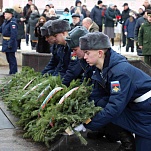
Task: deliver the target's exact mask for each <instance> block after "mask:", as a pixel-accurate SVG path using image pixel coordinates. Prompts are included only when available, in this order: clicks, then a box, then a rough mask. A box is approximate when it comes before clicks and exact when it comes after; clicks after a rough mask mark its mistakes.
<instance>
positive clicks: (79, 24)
mask: <svg viewBox="0 0 151 151" xmlns="http://www.w3.org/2000/svg"><path fill="white" fill-rule="evenodd" d="M76 26H82V23H81V21H80V22H78V23H77V24H75V25H74V24H73V23H71V24H70V27H71V30H72V29H73V28H75V27H76Z"/></svg>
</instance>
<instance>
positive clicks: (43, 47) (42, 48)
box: [35, 16, 50, 53]
mask: <svg viewBox="0 0 151 151" xmlns="http://www.w3.org/2000/svg"><path fill="white" fill-rule="evenodd" d="M45 22H46V18H45V17H43V16H41V17H40V18H39V20H38V23H37V25H36V27H35V37H38V43H37V46H36V52H39V53H50V44H49V43H48V42H47V41H46V40H45V36H42V35H41V31H40V28H41V27H42V26H43V25H44V23H45Z"/></svg>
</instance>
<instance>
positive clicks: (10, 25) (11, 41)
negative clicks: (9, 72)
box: [0, 17, 18, 52]
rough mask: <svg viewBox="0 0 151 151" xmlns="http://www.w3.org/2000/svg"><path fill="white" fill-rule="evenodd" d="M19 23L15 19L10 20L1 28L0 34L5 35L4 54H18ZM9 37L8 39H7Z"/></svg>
mask: <svg viewBox="0 0 151 151" xmlns="http://www.w3.org/2000/svg"><path fill="white" fill-rule="evenodd" d="M17 28H18V26H17V23H16V19H15V18H14V17H13V18H12V19H10V20H8V21H7V20H5V21H4V23H3V24H2V26H1V27H0V32H1V33H2V35H3V43H2V52H16V51H17V30H18V29H17ZM5 37H7V38H8V39H5Z"/></svg>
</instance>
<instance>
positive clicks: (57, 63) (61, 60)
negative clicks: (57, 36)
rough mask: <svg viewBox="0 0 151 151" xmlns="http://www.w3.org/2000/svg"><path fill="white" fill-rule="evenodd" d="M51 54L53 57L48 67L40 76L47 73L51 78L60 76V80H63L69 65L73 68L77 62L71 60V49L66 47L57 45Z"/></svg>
mask: <svg viewBox="0 0 151 151" xmlns="http://www.w3.org/2000/svg"><path fill="white" fill-rule="evenodd" d="M54 47H55V45H54ZM52 49H53V48H52ZM52 54H53V56H52V58H51V60H50V62H49V63H48V65H47V66H46V67H45V69H44V70H43V71H42V74H45V73H48V74H51V75H53V76H58V75H60V76H61V78H63V77H64V75H65V73H66V71H67V69H68V66H69V64H70V65H71V66H73V65H75V64H76V63H77V60H71V49H70V48H69V47H68V46H67V45H66V46H63V45H57V46H56V48H54V49H53V50H52ZM70 61H71V62H70Z"/></svg>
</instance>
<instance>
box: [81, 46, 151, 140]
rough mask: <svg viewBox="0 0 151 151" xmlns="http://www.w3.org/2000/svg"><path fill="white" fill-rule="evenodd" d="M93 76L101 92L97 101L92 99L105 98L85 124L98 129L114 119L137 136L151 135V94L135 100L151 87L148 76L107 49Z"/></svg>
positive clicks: (150, 137)
mask: <svg viewBox="0 0 151 151" xmlns="http://www.w3.org/2000/svg"><path fill="white" fill-rule="evenodd" d="M92 79H93V80H95V81H96V82H97V84H98V87H100V89H96V91H97V90H98V92H97V93H100V102H99V100H97V101H96V102H95V103H96V105H99V104H102V102H101V101H102V100H103V98H105V100H104V102H103V104H104V106H105V107H104V106H103V107H104V109H103V110H102V111H100V112H99V113H98V114H96V116H94V117H93V118H92V121H91V122H90V123H89V124H87V125H86V124H84V126H85V127H86V128H88V129H91V130H98V129H99V128H101V127H102V126H105V125H106V124H107V123H109V122H113V123H114V124H116V125H119V126H121V127H123V128H125V129H127V130H129V131H130V132H133V133H135V134H136V135H138V136H142V137H144V138H149V139H151V97H150V98H148V99H146V100H143V102H139V103H135V102H134V100H135V99H137V98H138V97H140V96H142V95H143V94H145V93H147V92H148V91H150V90H151V77H150V76H149V75H147V74H146V73H144V72H143V71H141V70H140V69H138V68H136V67H134V66H133V65H131V64H130V63H128V61H127V60H126V59H125V57H123V56H121V55H120V54H118V53H116V52H115V51H113V50H112V49H110V50H109V51H108V52H107V53H106V58H105V62H104V66H103V69H102V71H101V70H99V69H96V72H95V74H94V76H93V77H92ZM107 98H108V100H107ZM105 102H106V103H105Z"/></svg>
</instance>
